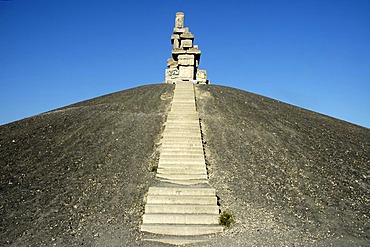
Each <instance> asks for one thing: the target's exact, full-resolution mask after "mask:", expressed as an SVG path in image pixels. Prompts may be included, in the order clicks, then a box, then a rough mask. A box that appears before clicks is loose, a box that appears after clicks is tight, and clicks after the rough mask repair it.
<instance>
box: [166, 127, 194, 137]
mask: <svg viewBox="0 0 370 247" xmlns="http://www.w3.org/2000/svg"><path fill="white" fill-rule="evenodd" d="M166 135H169V136H171V135H175V136H176V135H177V136H201V135H200V131H199V130H196V129H183V130H178V129H176V130H168V129H166V130H165V131H164V132H163V136H166Z"/></svg>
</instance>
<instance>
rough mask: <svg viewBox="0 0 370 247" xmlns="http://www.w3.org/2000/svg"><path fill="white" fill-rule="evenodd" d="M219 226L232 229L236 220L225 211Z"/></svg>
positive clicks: (219, 219)
mask: <svg viewBox="0 0 370 247" xmlns="http://www.w3.org/2000/svg"><path fill="white" fill-rule="evenodd" d="M218 221H219V224H220V225H222V226H226V227H230V225H231V223H234V222H235V220H234V218H233V215H232V214H231V212H229V211H224V212H222V214H221V215H220V217H219V218H218Z"/></svg>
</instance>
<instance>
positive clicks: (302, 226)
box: [196, 85, 370, 246]
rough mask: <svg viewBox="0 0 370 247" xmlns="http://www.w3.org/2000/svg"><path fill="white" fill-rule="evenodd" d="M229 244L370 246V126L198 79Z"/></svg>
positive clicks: (213, 177)
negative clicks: (229, 216)
mask: <svg viewBox="0 0 370 247" xmlns="http://www.w3.org/2000/svg"><path fill="white" fill-rule="evenodd" d="M196 92H197V107H198V111H199V112H200V117H201V121H202V129H203V135H204V141H206V144H205V148H206V155H207V161H208V165H209V166H208V169H209V172H210V177H211V184H212V186H214V187H215V188H216V190H217V193H218V196H219V197H220V204H221V208H222V209H223V210H225V209H229V210H231V212H232V213H233V215H234V217H235V219H236V223H235V224H234V225H233V226H232V227H231V228H230V229H229V231H227V232H226V233H225V236H223V238H219V239H218V241H219V243H220V245H224V246H227V244H229V246H273V245H274V246H282V245H285V244H286V245H289V246H292V245H295V246H296V245H305V246H311V245H319V246H330V245H334V246H360V245H361V246H370V222H369V216H370V215H369V212H370V192H369V191H370V179H369V178H370V130H369V129H366V128H363V127H359V126H356V125H353V124H350V123H347V122H344V121H340V120H337V119H333V118H330V117H327V116H323V115H320V114H317V113H314V112H311V111H307V110H304V109H301V108H297V107H294V106H291V105H288V104H284V103H281V102H278V101H275V100H272V99H269V98H266V97H262V96H258V95H255V94H251V93H248V92H245V91H241V90H237V89H232V88H228V87H221V86H213V85H211V86H209V85H205V86H203V85H202V86H198V87H197V90H196Z"/></svg>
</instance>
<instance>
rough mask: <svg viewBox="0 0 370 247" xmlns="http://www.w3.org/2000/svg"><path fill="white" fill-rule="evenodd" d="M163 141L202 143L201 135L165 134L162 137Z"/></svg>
mask: <svg viewBox="0 0 370 247" xmlns="http://www.w3.org/2000/svg"><path fill="white" fill-rule="evenodd" d="M161 142H162V143H194V144H195V143H202V139H201V138H200V137H188V138H186V137H175V136H171V137H168V136H165V137H163V138H162V139H161Z"/></svg>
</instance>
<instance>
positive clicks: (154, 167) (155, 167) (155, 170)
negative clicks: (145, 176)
mask: <svg viewBox="0 0 370 247" xmlns="http://www.w3.org/2000/svg"><path fill="white" fill-rule="evenodd" d="M157 170H158V166H157V165H152V167H150V171H151V172H157Z"/></svg>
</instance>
